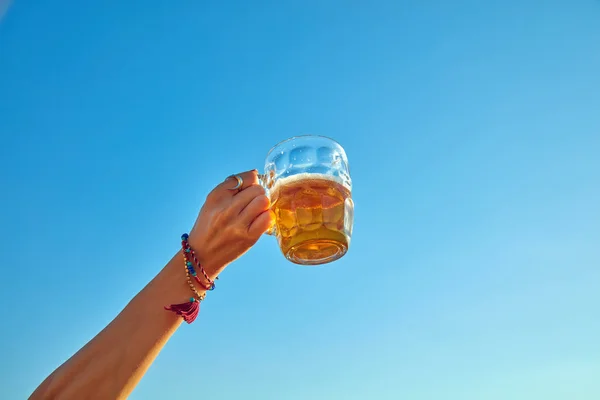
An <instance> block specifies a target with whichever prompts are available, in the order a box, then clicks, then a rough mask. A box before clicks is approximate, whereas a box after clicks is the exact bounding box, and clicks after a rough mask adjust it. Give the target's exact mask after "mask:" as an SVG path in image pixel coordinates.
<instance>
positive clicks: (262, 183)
mask: <svg viewBox="0 0 600 400" xmlns="http://www.w3.org/2000/svg"><path fill="white" fill-rule="evenodd" d="M258 183H259V184H260V186H262V187H263V189H265V194H266V195H267V197H268V198H269V199H270V198H271V196H270V194H269V185H268V184H267V176H266V175H265V174H258ZM265 234H266V235H270V236H275V235H277V227H276V226H275V225H273V226H272V227H271V228H269V229H268V230H267V231H266V232H265Z"/></svg>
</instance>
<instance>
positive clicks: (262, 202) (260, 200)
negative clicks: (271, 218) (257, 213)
mask: <svg viewBox="0 0 600 400" xmlns="http://www.w3.org/2000/svg"><path fill="white" fill-rule="evenodd" d="M254 200H255V201H256V205H257V206H258V207H259V208H260V209H262V210H266V209H267V208H269V206H270V205H271V201H270V200H269V198H268V197H267V196H266V195H265V194H264V193H263V194H260V195H258V196H257V197H256V198H255V199H254Z"/></svg>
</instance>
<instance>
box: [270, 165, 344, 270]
mask: <svg viewBox="0 0 600 400" xmlns="http://www.w3.org/2000/svg"><path fill="white" fill-rule="evenodd" d="M270 194H271V196H270V197H271V203H272V209H273V211H274V213H275V216H276V222H275V227H276V235H277V239H278V241H279V247H280V248H281V250H282V252H283V254H284V255H285V256H286V258H288V259H289V260H290V261H292V262H296V263H299V264H313V265H314V264H322V263H326V262H330V261H333V260H336V259H338V258H340V257H342V256H343V255H344V254H345V253H346V252H347V251H348V245H349V244H350V237H351V235H352V222H353V215H354V203H353V202H352V198H351V194H350V189H349V188H348V187H346V186H345V185H344V184H343V183H342V181H341V180H339V179H336V177H334V176H330V175H324V174H315V173H300V174H297V175H292V176H289V177H286V178H279V179H278V180H277V181H276V182H275V185H274V186H273V188H272V189H271V193H270Z"/></svg>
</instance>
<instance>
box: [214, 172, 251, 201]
mask: <svg viewBox="0 0 600 400" xmlns="http://www.w3.org/2000/svg"><path fill="white" fill-rule="evenodd" d="M236 176H239V177H240V178H242V186H240V187H239V188H237V189H235V190H234V188H235V187H236V186H237V185H238V180H237V179H236V178H235V177H236ZM257 183H258V171H257V170H255V169H253V170H252V171H246V172H242V173H239V174H235V175H231V176H228V177H227V179H225V181H224V182H223V183H222V184H221V185H219V186H222V187H223V188H225V189H227V191H228V192H229V193H231V194H234V195H235V194H237V193H239V192H241V191H243V190H244V189H247V188H249V187H250V186H252V185H256V184H257ZM219 186H217V187H219Z"/></svg>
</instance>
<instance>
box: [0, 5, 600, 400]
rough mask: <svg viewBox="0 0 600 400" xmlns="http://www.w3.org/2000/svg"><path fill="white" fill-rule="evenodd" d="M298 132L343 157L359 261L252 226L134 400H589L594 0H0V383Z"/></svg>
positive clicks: (130, 290) (596, 264) (38, 365)
mask: <svg viewBox="0 0 600 400" xmlns="http://www.w3.org/2000/svg"><path fill="white" fill-rule="evenodd" d="M3 3H4V4H7V2H6V1H4V2H3ZM3 8H4V6H3V7H0V9H3ZM305 133H315V134H323V135H327V136H331V137H333V138H335V139H337V140H338V141H339V142H340V143H341V144H342V145H343V146H344V147H345V148H346V150H347V153H348V156H349V159H350V165H351V172H352V175H353V179H354V200H355V204H356V213H355V226H354V237H353V242H352V246H351V249H350V252H349V253H348V254H347V256H346V257H344V258H343V259H341V260H340V261H338V262H335V263H332V264H329V265H327V266H323V267H320V268H309V267H300V266H295V265H293V264H291V263H289V262H287V261H286V260H285V259H284V258H283V256H282V255H281V254H280V253H279V250H278V248H277V245H276V243H275V241H274V239H273V238H270V237H264V238H263V239H261V241H260V242H259V243H258V244H257V245H256V247H254V248H253V249H252V250H251V251H250V252H249V253H248V254H247V255H246V256H245V257H244V258H243V259H240V260H239V261H238V262H236V263H235V264H234V265H232V266H231V267H230V268H229V269H228V270H227V271H226V272H225V273H224V274H223V275H222V279H221V281H220V282H221V283H220V285H219V286H218V290H216V291H215V292H213V293H211V295H210V296H209V297H208V299H207V300H206V301H205V302H204V303H203V308H202V312H201V315H200V318H199V319H198V321H197V322H196V323H194V324H193V325H191V326H187V325H186V326H182V328H181V329H180V330H179V331H178V332H177V333H176V334H175V336H174V337H173V339H172V340H171V342H169V343H168V345H167V346H166V348H165V349H164V351H163V353H162V354H161V355H160V356H159V357H158V359H157V361H156V362H155V364H154V365H153V366H152V367H151V369H150V371H149V372H148V374H147V375H146V376H145V377H144V379H143V380H142V382H141V383H140V385H139V386H138V388H137V389H136V390H135V392H134V394H133V395H132V396H131V399H134V400H145V399H151V400H152V399H174V400H177V399H182V400H183V399H186V400H187V399H191V398H194V399H196V398H197V399H224V400H234V399H261V400H270V399H273V400H280V399H283V400H300V399H302V400H305V399H343V400H346V399H347V400H355V399H361V400H362V399H384V400H385V399H400V398H402V399H409V400H429V399H444V400H454V399H456V400H480V399H486V400H487V399H489V400H504V399H511V400H521V399H522V400H531V399H544V400H555V399H569V400H573V399H577V400H582V399H585V400H587V399H598V398H600V379H599V378H598V377H599V376H600V339H599V338H600V318H599V310H600V2H598V1H594V0H576V1H565V0H563V1H554V0H545V1H541V0H540V1H537V0H528V1H522V0H519V1H517V0H508V1H502V2H490V1H485V2H484V1H476V0H472V1H462V0H459V1H445V0H444V1H442V0H438V1H434V0H431V1H416V0H414V1H399V0H398V1H369V2H367V1H329V0H323V1H308V2H307V1H252V2H248V1H238V2H232V1H214V2H209V1H144V2H141V1H126V2H122V1H121V2H117V1H111V2H96V3H95V4H91V3H90V2H82V1H60V0H53V1H49V0H39V1H28V0H15V1H14V2H13V3H12V5H11V6H10V7H9V8H7V9H6V13H5V14H4V16H3V18H2V21H0V139H1V142H0V178H1V181H0V182H1V184H0V192H1V196H0V268H1V271H2V273H1V276H0V301H1V304H2V307H0V321H2V328H1V329H0V354H1V356H0V370H1V373H0V398H2V399H23V398H25V397H26V396H27V395H28V394H29V393H31V391H32V390H33V389H34V388H35V387H36V386H37V385H38V384H39V383H40V382H41V380H43V379H44V378H45V376H47V375H48V374H49V373H50V372H52V370H53V369H54V368H55V367H57V366H58V365H59V364H60V363H62V362H63V361H64V360H65V359H67V358H68V357H69V356H71V355H72V354H73V353H74V352H75V351H76V350H77V349H79V348H80V347H81V346H83V345H84V344H85V343H86V342H87V341H88V340H89V339H90V338H92V337H93V336H94V335H95V334H96V333H97V332H98V331H99V330H100V329H101V328H103V327H104V326H105V325H106V324H107V323H108V322H109V321H110V320H111V319H112V318H113V317H114V316H115V315H116V314H117V313H118V312H119V311H120V310H121V308H122V307H123V306H124V305H125V304H126V303H127V302H128V301H129V299H131V297H132V296H133V295H134V294H135V293H137V291H138V290H139V289H141V288H142V287H143V285H144V284H145V283H146V282H147V281H148V280H149V279H151V278H152V277H153V276H154V274H156V273H157V272H158V271H159V270H160V268H161V267H162V266H163V265H164V263H165V262H166V261H167V260H168V259H169V258H170V257H171V256H172V255H173V254H174V252H176V251H177V250H178V246H179V236H180V234H181V233H182V232H184V231H186V230H188V229H189V228H190V225H191V224H192V222H193V220H194V218H195V216H196V213H197V211H198V209H199V207H200V205H201V202H202V200H203V199H204V196H205V195H206V194H207V193H208V191H209V190H210V189H211V188H212V187H213V186H214V185H215V184H217V183H219V182H220V181H221V180H222V179H224V178H225V177H226V176H227V175H229V174H231V173H234V172H239V171H242V170H246V169H251V168H255V167H256V168H261V167H262V165H263V160H264V157H265V155H266V153H267V151H268V149H269V148H270V147H271V146H272V145H273V144H275V143H277V142H278V141H280V140H283V139H286V138H287V137H290V136H293V135H297V134H305ZM123 340H128V338H123Z"/></svg>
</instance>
